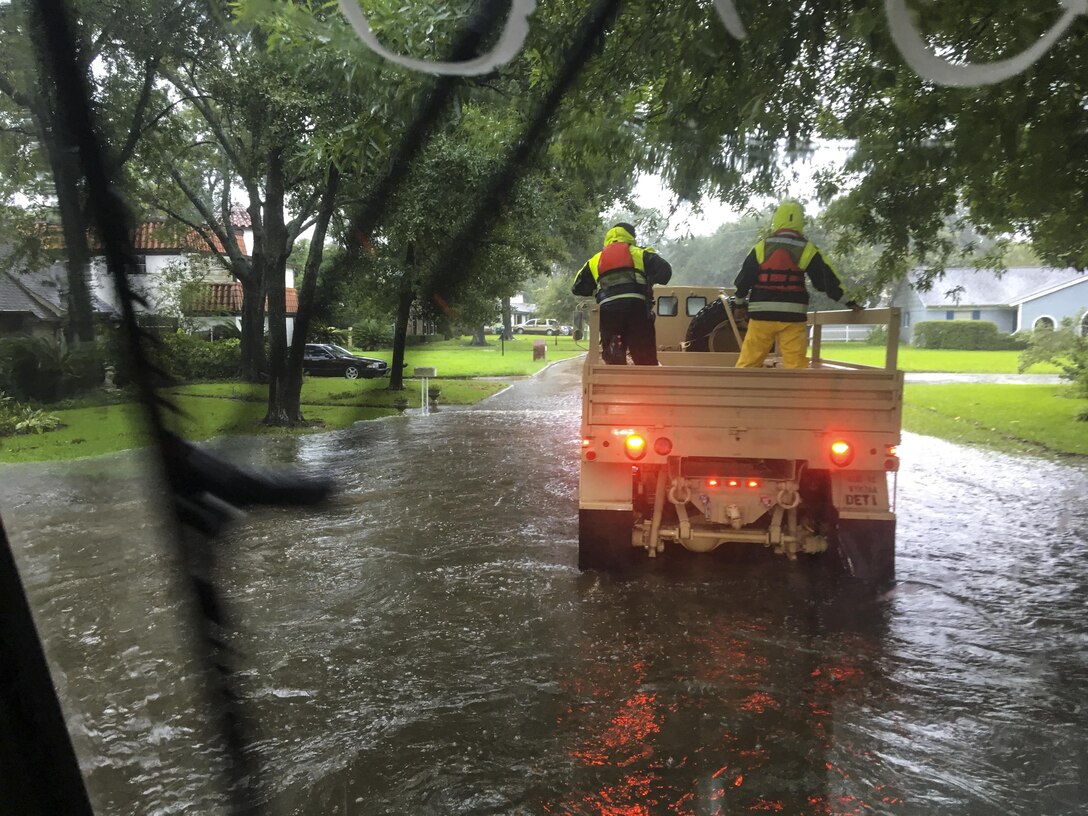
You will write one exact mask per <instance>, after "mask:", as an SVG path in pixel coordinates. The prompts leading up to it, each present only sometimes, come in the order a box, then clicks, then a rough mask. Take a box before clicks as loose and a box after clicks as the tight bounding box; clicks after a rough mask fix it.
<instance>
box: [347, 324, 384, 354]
mask: <svg viewBox="0 0 1088 816" xmlns="http://www.w3.org/2000/svg"><path fill="white" fill-rule="evenodd" d="M351 344H352V345H353V346H355V348H360V349H387V348H392V347H393V327H392V326H390V325H389V324H388V323H386V322H384V321H382V320H372V319H367V320H360V321H359V322H358V323H356V324H355V325H354V326H353V327H352V329H351Z"/></svg>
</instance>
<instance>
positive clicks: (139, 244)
mask: <svg viewBox="0 0 1088 816" xmlns="http://www.w3.org/2000/svg"><path fill="white" fill-rule="evenodd" d="M36 232H37V233H38V237H39V239H40V240H41V242H42V245H43V246H44V247H47V248H49V249H62V248H63V247H64V236H63V234H62V233H61V229H60V226H59V225H57V224H42V225H39V226H38V227H37V229H36ZM209 234H211V233H210V232H209ZM212 241H213V243H214V245H215V251H216V252H219V253H222V254H226V252H225V250H224V249H223V243H222V242H221V241H220V240H219V239H218V238H216V237H214V236H213V238H212ZM234 242H235V243H236V244H237V245H238V249H240V250H241V252H242V254H243V255H246V256H248V255H249V253H248V252H247V251H246V241H245V236H244V235H243V234H242V232H241V231H240V230H238V229H235V230H234ZM90 245H91V246H90V249H91V253H92V254H99V253H100V252H101V244H100V242H99V241H98V240H97V239H96V238H95V237H94V236H91V239H90ZM132 245H133V248H134V249H135V250H136V251H137V252H140V253H146V252H162V253H171V252H208V244H207V242H206V241H205V240H204V239H203V238H201V237H200V235H199V234H198V233H197V232H196V230H192V229H189V228H188V227H183V226H181V225H179V224H175V223H168V222H166V221H149V222H147V223H144V224H141V225H140V226H138V227H136V229H135V230H133V234H132Z"/></svg>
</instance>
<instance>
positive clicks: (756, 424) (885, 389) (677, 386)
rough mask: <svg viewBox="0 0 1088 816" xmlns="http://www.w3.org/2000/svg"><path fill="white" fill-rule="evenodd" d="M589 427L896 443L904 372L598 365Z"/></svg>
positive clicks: (586, 407) (586, 408)
mask: <svg viewBox="0 0 1088 816" xmlns="http://www.w3.org/2000/svg"><path fill="white" fill-rule="evenodd" d="M591 368H592V371H591V372H587V373H589V374H590V375H591V376H589V377H587V378H586V383H587V384H586V394H585V399H584V400H583V403H582V404H583V412H584V414H583V420H584V422H585V424H586V425H587V426H595V425H596V426H601V425H607V426H616V425H628V424H629V425H638V426H666V427H672V428H677V427H687V428H723V427H751V428H759V429H761V430H763V431H774V430H782V431H799V430H808V431H817V432H819V431H825V430H827V429H828V428H832V427H839V428H843V427H845V428H850V429H852V430H854V431H861V432H883V433H888V434H891V435H894V437H896V438H898V435H899V427H900V419H901V411H902V391H903V374H902V372H899V371H894V370H887V369H876V368H862V369H832V368H814V369H798V370H788V369H749V368H725V367H708V366H702V365H700V366H657V367H652V366H610V365H592V366H591Z"/></svg>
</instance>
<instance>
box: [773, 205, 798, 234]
mask: <svg viewBox="0 0 1088 816" xmlns="http://www.w3.org/2000/svg"><path fill="white" fill-rule="evenodd" d="M771 229H772V230H773V231H775V232H778V231H779V230H780V229H791V230H796V231H797V232H804V230H805V211H804V210H803V209H802V208H801V205H800V204H798V203H797V202H796V201H783V202H782V203H781V204H779V205H778V209H777V210H775V211H774V218H773V219H772V221H771Z"/></svg>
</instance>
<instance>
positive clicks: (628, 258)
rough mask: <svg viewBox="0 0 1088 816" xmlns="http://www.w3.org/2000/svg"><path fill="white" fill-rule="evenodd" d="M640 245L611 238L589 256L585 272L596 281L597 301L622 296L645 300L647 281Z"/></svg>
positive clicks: (621, 297) (610, 299) (615, 298)
mask: <svg viewBox="0 0 1088 816" xmlns="http://www.w3.org/2000/svg"><path fill="white" fill-rule="evenodd" d="M642 254H643V248H642V247H639V246H632V245H631V244H627V243H625V242H623V241H614V242H613V243H611V244H609V245H608V246H606V247H605V248H604V249H602V250H601V251H600V252H598V253H597V254H596V255H594V256H593V257H592V258H590V259H589V271H590V272H591V273H593V280H595V281H596V282H597V302H598V303H608V302H610V301H613V300H621V299H623V298H639V299H640V300H646V290H647V289H648V285H649V281H648V280H647V279H646V265H645V262H644V261H643V257H642Z"/></svg>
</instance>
